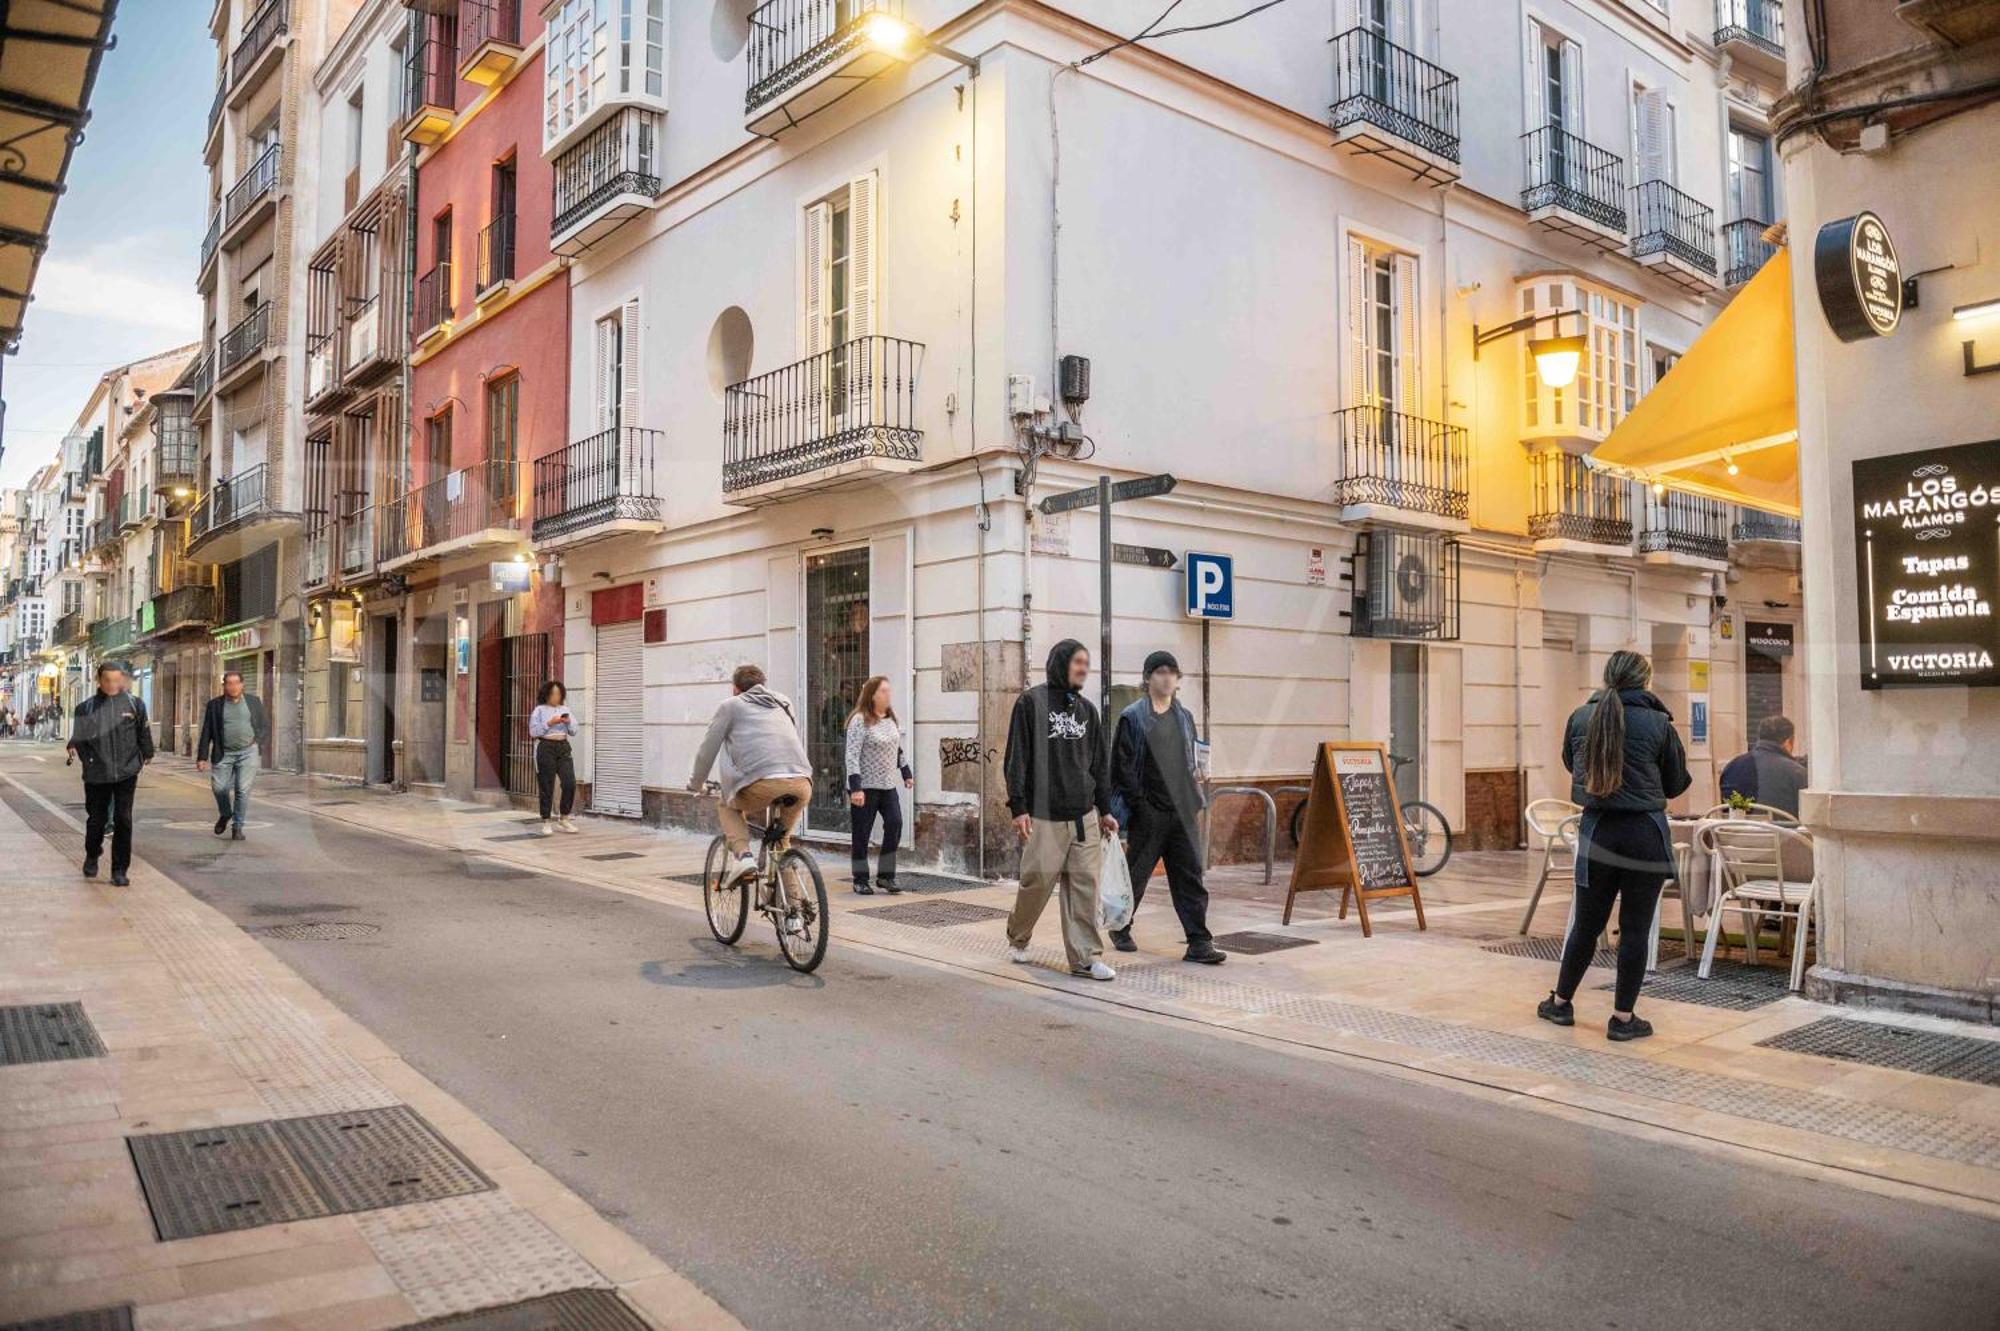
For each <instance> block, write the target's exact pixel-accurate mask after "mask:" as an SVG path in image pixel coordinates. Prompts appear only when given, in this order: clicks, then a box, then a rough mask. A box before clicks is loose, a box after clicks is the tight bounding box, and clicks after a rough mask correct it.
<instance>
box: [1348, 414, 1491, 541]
mask: <svg viewBox="0 0 2000 1331" xmlns="http://www.w3.org/2000/svg"><path fill="white" fill-rule="evenodd" d="M1333 419H1334V424H1335V427H1336V428H1337V430H1338V431H1339V436H1340V477H1339V479H1337V480H1336V481H1335V482H1334V485H1333V502H1334V503H1336V504H1338V505H1340V510H1341V520H1342V521H1343V522H1390V523H1396V524H1399V525H1402V526H1408V527H1434V528H1439V529H1443V530H1449V531H1463V530H1465V529H1466V527H1467V525H1468V524H1467V520H1466V519H1467V516H1468V514H1469V512H1470V507H1469V493H1468V491H1467V488H1466V484H1467V462H1466V457H1467V453H1466V447H1467V445H1466V439H1467V435H1466V430H1465V427H1463V426H1458V425H1447V424H1445V423H1444V422H1443V421H1431V420H1425V419H1424V418H1422V417H1421V416H1412V415H1409V414H1407V413H1405V412H1400V411H1389V410H1387V409H1385V408H1383V407H1349V408H1347V409H1346V410H1345V411H1337V412H1335V413H1334V415H1333Z"/></svg>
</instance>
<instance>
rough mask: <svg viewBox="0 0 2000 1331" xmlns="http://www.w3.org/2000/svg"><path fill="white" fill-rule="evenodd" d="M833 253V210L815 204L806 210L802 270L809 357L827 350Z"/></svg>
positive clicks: (804, 337) (802, 310)
mask: <svg viewBox="0 0 2000 1331" xmlns="http://www.w3.org/2000/svg"><path fill="white" fill-rule="evenodd" d="M832 252H833V209H831V208H829V207H828V206H827V205H826V204H823V203H816V204H814V205H812V207H810V208H808V209H806V234H805V245H804V249H803V251H802V259H801V262H800V271H799V306H800V316H801V324H802V326H801V328H800V330H799V332H800V337H799V341H800V343H801V344H802V345H803V346H804V348H805V354H806V355H808V356H812V355H817V354H818V353H820V352H822V351H825V350H826V336H827V329H826V265H827V260H828V258H829V257H830V256H831V254H832Z"/></svg>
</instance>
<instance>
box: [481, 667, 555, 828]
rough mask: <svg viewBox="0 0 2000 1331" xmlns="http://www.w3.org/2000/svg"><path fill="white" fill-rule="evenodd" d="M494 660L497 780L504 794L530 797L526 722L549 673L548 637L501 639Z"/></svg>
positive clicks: (531, 756)
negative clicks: (497, 675) (496, 670)
mask: <svg viewBox="0 0 2000 1331" xmlns="http://www.w3.org/2000/svg"><path fill="white" fill-rule="evenodd" d="M495 656H496V658H497V660H498V661H499V665H500V687H499V690H498V692H499V705H500V708H501V711H500V716H499V724H500V736H499V738H500V748H499V752H500V779H501V781H502V782H503V783H504V784H505V785H506V787H507V793H508V794H510V795H532V794H534V793H535V741H534V740H533V739H532V738H530V737H529V735H528V718H529V716H530V715H531V714H533V712H534V710H535V704H536V702H537V697H536V695H537V694H539V693H540V692H541V688H542V681H544V680H546V679H548V678H549V676H550V673H551V672H550V670H549V635H548V634H546V633H520V634H516V635H514V636H513V637H509V638H502V639H501V640H500V645H499V650H498V651H497V652H496V653H495ZM482 694H483V690H482Z"/></svg>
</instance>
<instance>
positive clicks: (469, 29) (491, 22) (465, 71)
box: [458, 0, 521, 88]
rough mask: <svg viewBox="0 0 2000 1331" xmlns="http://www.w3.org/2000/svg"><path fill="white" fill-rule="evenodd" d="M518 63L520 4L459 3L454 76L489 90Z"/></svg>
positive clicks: (517, 0)
mask: <svg viewBox="0 0 2000 1331" xmlns="http://www.w3.org/2000/svg"><path fill="white" fill-rule="evenodd" d="M520 60H521V0H459V6H458V76H459V77H460V78H462V79H464V80H465V81H466V82H467V83H477V84H479V85H480V86H481V87H483V88H490V87H492V86H493V85H494V84H496V83H498V82H499V81H500V80H501V79H504V78H506V77H507V71H508V70H510V69H512V68H513V67H514V66H515V65H516V64H518V63H520Z"/></svg>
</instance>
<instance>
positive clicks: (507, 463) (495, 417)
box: [486, 374, 521, 500]
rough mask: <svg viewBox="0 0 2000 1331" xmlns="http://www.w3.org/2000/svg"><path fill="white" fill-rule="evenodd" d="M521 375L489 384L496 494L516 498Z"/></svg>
mask: <svg viewBox="0 0 2000 1331" xmlns="http://www.w3.org/2000/svg"><path fill="white" fill-rule="evenodd" d="M520 431H521V376H520V375H518V374H510V375H508V376H507V377H506V378H504V379H496V380H494V381H493V382H492V383H489V384H488V385H486V460H487V462H489V463H491V464H492V465H491V467H490V468H489V470H490V472H491V476H492V488H493V497H494V498H495V499H496V500H498V499H512V498H513V497H514V489H515V485H514V481H515V472H516V470H517V468H518V466H519V464H520V461H521V455H520V447H521V445H520Z"/></svg>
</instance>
